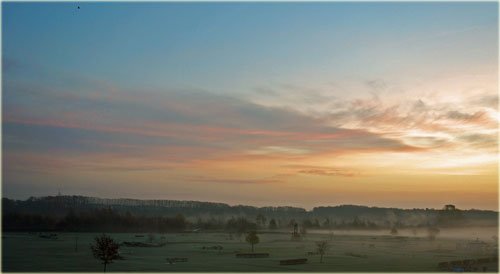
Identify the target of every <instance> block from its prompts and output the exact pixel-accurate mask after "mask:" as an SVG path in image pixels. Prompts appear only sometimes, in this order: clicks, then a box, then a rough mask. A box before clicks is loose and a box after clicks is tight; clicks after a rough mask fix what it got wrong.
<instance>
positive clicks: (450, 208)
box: [443, 205, 456, 211]
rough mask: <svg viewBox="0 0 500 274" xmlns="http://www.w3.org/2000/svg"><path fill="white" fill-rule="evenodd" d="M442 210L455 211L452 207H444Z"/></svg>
mask: <svg viewBox="0 0 500 274" xmlns="http://www.w3.org/2000/svg"><path fill="white" fill-rule="evenodd" d="M443 210H447V211H453V210H456V208H455V206H454V205H445V206H444V208H443Z"/></svg>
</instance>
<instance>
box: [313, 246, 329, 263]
mask: <svg viewBox="0 0 500 274" xmlns="http://www.w3.org/2000/svg"><path fill="white" fill-rule="evenodd" d="M328 248H330V245H328V242H327V241H321V242H316V250H317V252H318V254H319V255H320V256H321V257H320V259H319V262H320V263H323V256H324V255H325V253H326V251H327V250H328Z"/></svg>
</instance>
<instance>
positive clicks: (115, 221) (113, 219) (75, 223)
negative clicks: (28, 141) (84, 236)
mask: <svg viewBox="0 0 500 274" xmlns="http://www.w3.org/2000/svg"><path fill="white" fill-rule="evenodd" d="M188 226H189V222H188V221H187V220H186V218H185V217H184V216H183V215H181V214H178V215H176V216H172V217H146V216H135V215H132V214H130V213H126V214H119V213H117V212H115V211H113V210H111V209H109V208H108V209H95V210H91V211H88V212H80V213H75V212H74V211H72V210H71V211H70V212H69V213H68V214H67V215H66V216H64V217H61V218H59V217H54V216H43V215H38V214H23V213H8V214H5V215H4V216H3V220H2V229H3V231H77V232H100V231H108V232H159V233H164V232H170V231H172V232H175V231H182V230H185V229H186V228H187V227H188Z"/></svg>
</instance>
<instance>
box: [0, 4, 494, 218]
mask: <svg viewBox="0 0 500 274" xmlns="http://www.w3.org/2000/svg"><path fill="white" fill-rule="evenodd" d="M78 6H79V7H80V8H79V9H78ZM498 46H499V45H498V3H495V2H482V3H481V2H470V3H469V2H455V3H453V2H439V3H438V2H420V3H404V2H400V3H397V2H385V3H382V2H381V3H377V2H371V3H366V2H365V3H362V2H351V3H349V2H320V3H248V2H246V3H244V2H240V3H229V2H226V3H224V2H222V3H179V2H170V3H168V2H163V3H159V2H156V3H119V2H114V3H98V2H82V3H75V2H73V3H72V2H65V3H62V2H60V3H28V2H24V3H23V2H16V3H13V2H3V3H2V195H3V197H9V198H16V199H26V198H28V197H30V196H41V195H55V194H57V193H58V192H61V193H62V194H66V195H89V196H97V197H112V198H139V199H175V200H200V201H214V202H225V203H229V204H246V205H255V206H270V205H290V206H300V207H305V208H312V207H314V206H324V205H340V204H357V205H369V206H388V207H402V208H441V207H443V206H444V205H445V204H450V203H451V204H455V205H456V206H457V207H458V208H462V209H468V208H477V209H493V210H498V122H499V118H500V115H499V111H498V75H499V72H498Z"/></svg>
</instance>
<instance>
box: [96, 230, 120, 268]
mask: <svg viewBox="0 0 500 274" xmlns="http://www.w3.org/2000/svg"><path fill="white" fill-rule="evenodd" d="M118 248H119V245H118V244H117V243H116V242H115V241H114V240H113V239H112V238H111V237H109V236H107V235H106V234H102V235H101V236H98V237H95V240H94V245H91V246H90V249H91V250H92V254H93V255H94V257H95V258H96V259H98V260H101V261H102V263H103V264H104V272H106V266H107V265H108V264H110V263H112V262H113V260H115V259H118V258H119V255H118Z"/></svg>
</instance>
